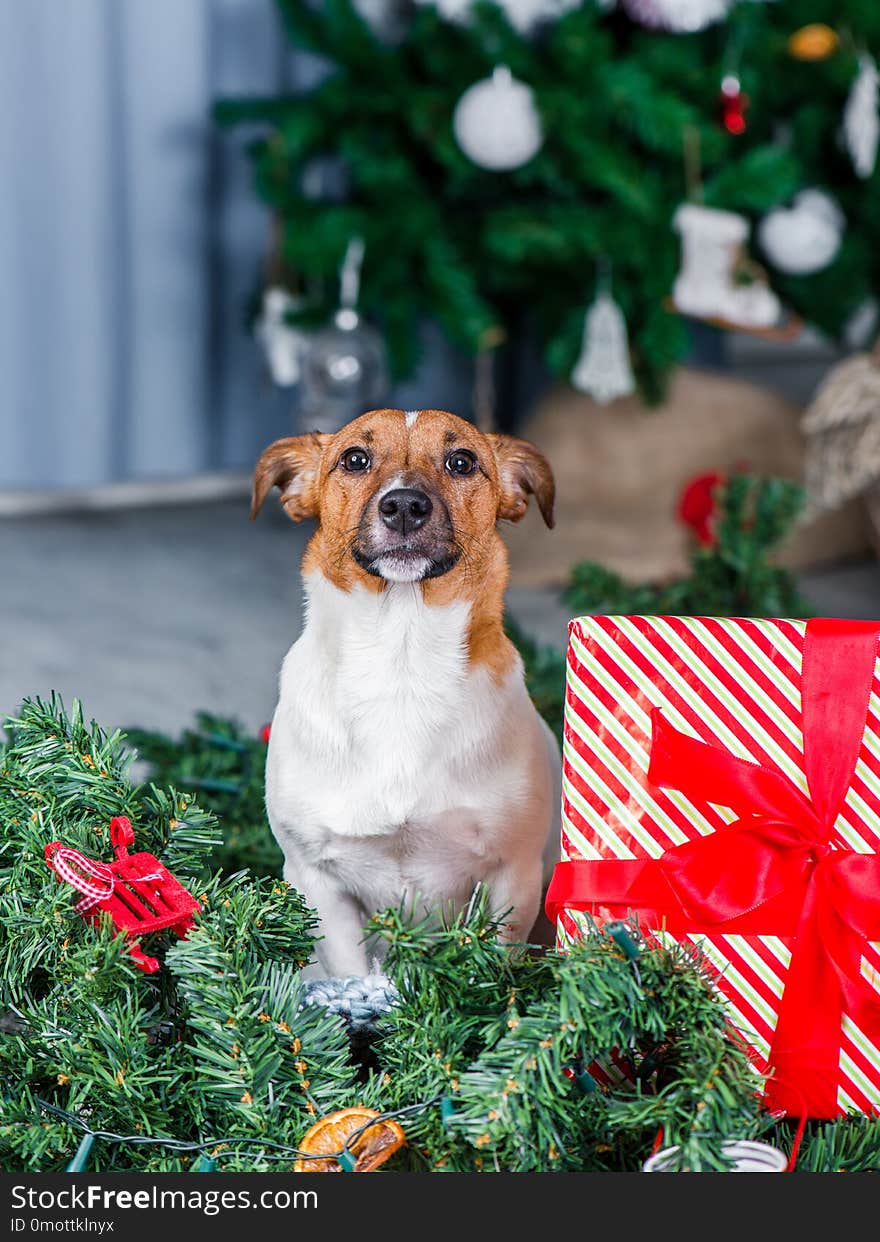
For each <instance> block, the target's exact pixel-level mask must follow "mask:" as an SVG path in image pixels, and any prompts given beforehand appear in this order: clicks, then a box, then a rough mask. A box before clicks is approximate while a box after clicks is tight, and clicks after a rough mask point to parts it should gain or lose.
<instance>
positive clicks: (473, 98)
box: [452, 65, 544, 172]
mask: <svg viewBox="0 0 880 1242" xmlns="http://www.w3.org/2000/svg"><path fill="white" fill-rule="evenodd" d="M452 128H453V132H454V133H455V139H456V141H457V143H458V145H459V146H460V147H461V149H462V151H463V152H464V153H465V155H466V156H467V157H468V159H469V160H471V161H472V162H473V163H474V164H478V165H479V166H480V167H481V168H488V169H490V170H491V171H493V172H508V171H510V170H511V169H513V168H521V167H522V165H523V164H527V163H528V162H529V160H530V159H532V158H533V157H534V156H535V155H537V154H538V152H539V151H540V149H541V146H542V144H543V142H544V134H543V131H542V129H541V118H540V117H539V116H538V110H537V108H536V107H535V96H534V94H533V92H532V88H531V87H530V86H526V84H525V82H520V81H519V80H518V79H517V78H515V77H513V75H512V74H511V72H510V70H509V69H508V68H506V67H505V66H503V65H502V66H499V67H498V68H497V69H496V70H495V71H494V72H493V74H492V76H491V78H484V79H483V80H482V81H481V82H475V83H474V85H473V86H470V87H468V89H467V90H466V91H465V93H464V94H463V95H462V97H461V99H459V101H458V103H457V104H456V105H455V112H454V114H453V117H452Z"/></svg>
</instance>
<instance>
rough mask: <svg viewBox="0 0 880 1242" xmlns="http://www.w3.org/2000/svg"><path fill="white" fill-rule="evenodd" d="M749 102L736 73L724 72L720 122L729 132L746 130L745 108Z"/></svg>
mask: <svg viewBox="0 0 880 1242" xmlns="http://www.w3.org/2000/svg"><path fill="white" fill-rule="evenodd" d="M749 102H750V101H749V97H748V95H746V94H745V93H744V92H743V89H742V87H741V86H740V82H739V78H738V77H737V76H736V74H735V73H728V74H726V75H725V76H724V78H722V81H721V124H722V125H723V126H724V128H725V129H726V130H727V132H728V133H729V134H744V133H745V132H746V128H747V124H746V108H748V106H749Z"/></svg>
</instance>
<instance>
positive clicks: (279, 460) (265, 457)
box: [251, 431, 330, 522]
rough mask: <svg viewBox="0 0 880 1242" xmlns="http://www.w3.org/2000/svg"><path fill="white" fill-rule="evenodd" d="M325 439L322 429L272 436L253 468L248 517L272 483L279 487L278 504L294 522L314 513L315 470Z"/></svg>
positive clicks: (252, 515)
mask: <svg viewBox="0 0 880 1242" xmlns="http://www.w3.org/2000/svg"><path fill="white" fill-rule="evenodd" d="M329 439H330V436H329V435H326V434H324V433H323V432H319V431H312V432H310V433H309V434H308V435H305V436H288V437H287V439H285V440H276V441H275V443H274V444H270V445H269V447H268V448H267V449H264V450H263V452H262V453H261V454H260V459H259V461H258V462H257V465H256V468H255V470H254V488H253V492H252V494H251V521H253V520H254V518H255V517H256V516H257V514H258V513H259V512H260V508H261V506H262V504H263V501H264V500H265V499H266V497H267V496H268V494H269V492H270V491H271V489H272V488H273V487H277V488H279V489H280V491H281V496H280V497H279V499H280V501H281V504H282V505H283V507H284V510H285V512H286V513H287V516H288V517H291V518H293V520H294V522H301V521H302V520H303V518H311V517H317V516H318V474H319V471H320V468H321V456H322V454H323V452H324V445H325V444H326V443H327V441H328V440H329Z"/></svg>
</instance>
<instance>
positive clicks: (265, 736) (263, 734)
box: [260, 724, 272, 746]
mask: <svg viewBox="0 0 880 1242" xmlns="http://www.w3.org/2000/svg"><path fill="white" fill-rule="evenodd" d="M271 732H272V726H271V725H270V724H264V725H263V727H262V729H261V730H260V741H261V742H265V743H266V745H267V746H268V745H269V735H270V734H271Z"/></svg>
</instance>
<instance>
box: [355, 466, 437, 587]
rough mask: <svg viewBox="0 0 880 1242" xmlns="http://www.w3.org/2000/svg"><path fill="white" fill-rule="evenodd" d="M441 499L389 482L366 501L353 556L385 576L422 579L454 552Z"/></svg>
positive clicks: (390, 579) (434, 574)
mask: <svg viewBox="0 0 880 1242" xmlns="http://www.w3.org/2000/svg"><path fill="white" fill-rule="evenodd" d="M459 555H460V553H459V550H458V548H457V547H456V545H455V540H454V538H453V533H452V522H451V520H450V517H449V511H448V510H447V508H446V505H445V504H444V503H443V501H442V500H441V499H439V498H437V499H432V498H431V496H429V495H428V493H427V492H426V491H423V490H422V489H421V488H417V487H393V488H391V489H390V490H389V491H387V492H383V493H382V494H381V495H380V496H379V497H378V499H375V498H374V499H373V500H371V501H370V503H369V504H368V505H367V506H366V508H365V510H364V513H363V516H362V518H361V521H360V524H359V527H358V536H357V539H356V541H355V543H354V546H353V547H352V556H353V557H354V559H355V560H356V561H357V563H358V564H359V565H360V566H361V568H362V569H365V570H366V571H367V573H369V574H373V575H375V576H376V577H377V578H384V579H385V580H386V581H388V582H422V581H424V580H425V579H426V578H439V577H440V576H441V575H442V574H445V573H448V572H449V570H450V569H452V568H453V566H454V565H455V564H456V562H457V561H458V558H459Z"/></svg>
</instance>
